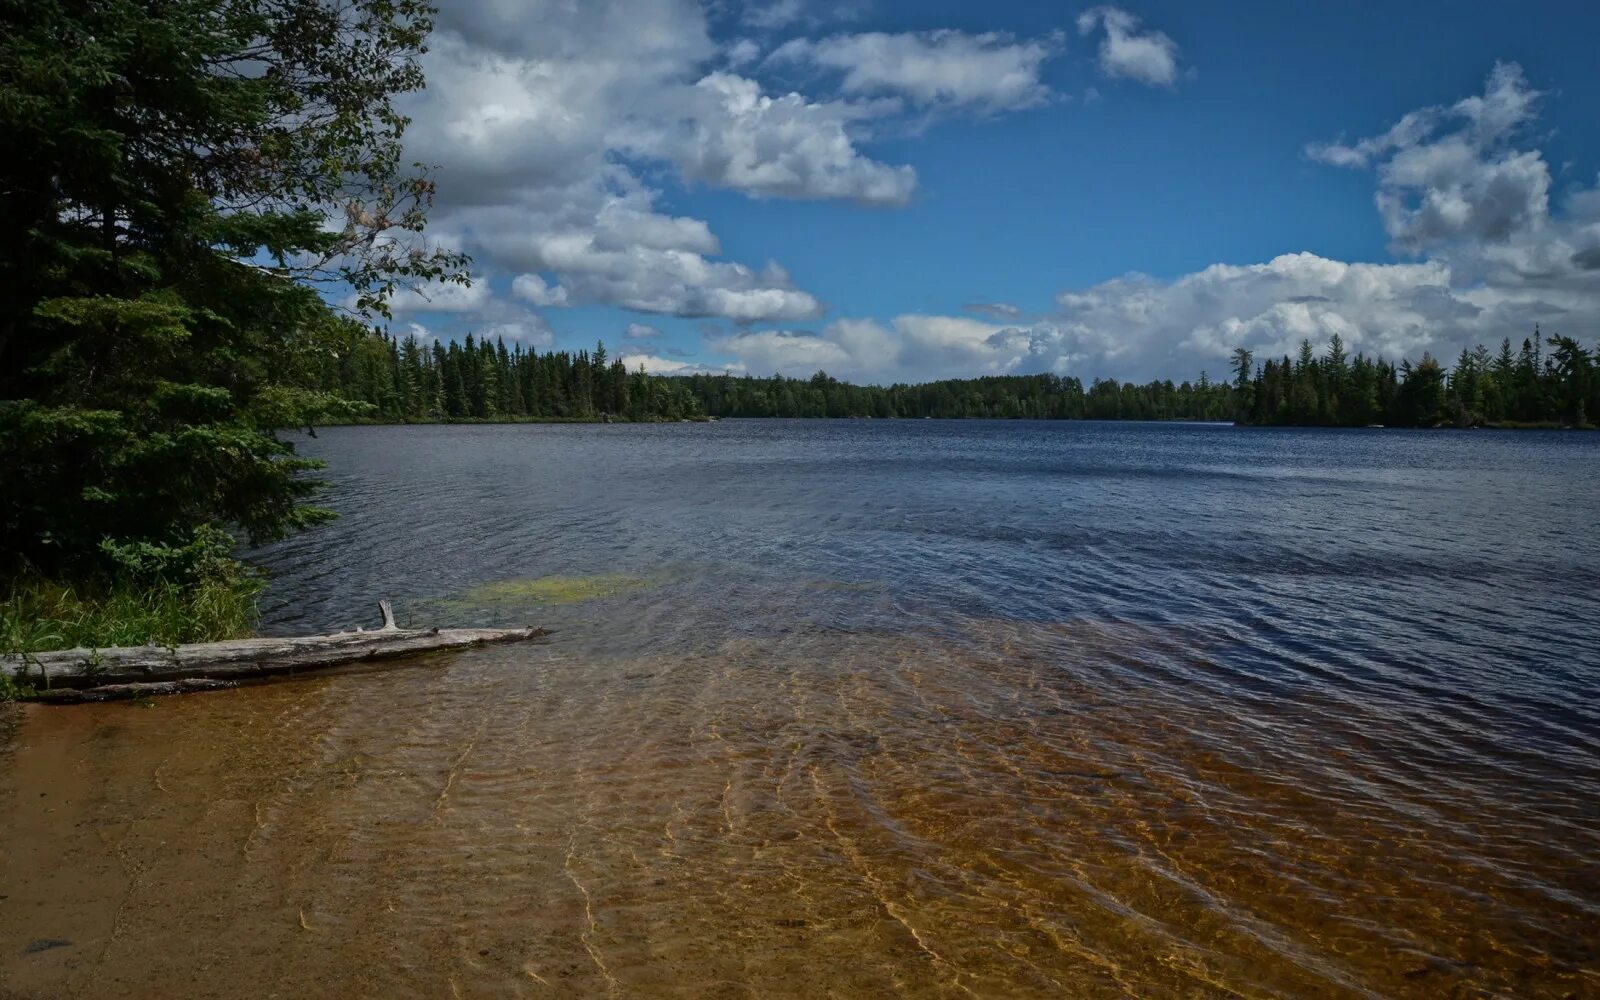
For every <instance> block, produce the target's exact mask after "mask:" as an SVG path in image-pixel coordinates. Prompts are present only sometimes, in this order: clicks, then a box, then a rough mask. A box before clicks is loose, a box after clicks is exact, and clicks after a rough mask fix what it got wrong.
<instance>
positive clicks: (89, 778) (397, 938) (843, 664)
mask: <svg viewBox="0 0 1600 1000" xmlns="http://www.w3.org/2000/svg"><path fill="white" fill-rule="evenodd" d="M1197 646H1198V647H1203V646H1204V639H1203V637H1200V638H1196V637H1194V636H1177V637H1173V636H1169V635H1165V634H1162V633H1158V632H1149V631H1143V630H1132V629H1128V628H1125V627H1109V626H1102V625H1094V624H1089V623H1077V624H1074V625H1062V626H1022V625H1018V624H1014V623H1005V622H976V623H974V624H973V626H972V628H971V630H970V633H969V635H967V636H966V637H964V639H963V641H961V642H960V643H950V644H936V643H928V642H921V643H919V642H914V641H908V640H907V639H906V638H904V637H902V636H888V635H872V634H864V635H851V636H835V637H832V638H828V639H814V640H807V641H804V642H783V643H761V642H754V641H741V642H732V643H728V644H725V645H723V646H721V647H719V648H714V649H708V650H706V651H704V652H701V653H697V654H692V655H684V656H681V657H671V658H657V659H649V660H637V661H629V660H604V659H597V658H595V657H593V656H590V655H582V656H575V655H570V654H568V653H566V652H564V651H563V650H562V648H561V647H560V644H559V643H558V644H554V645H548V646H526V647H520V648H517V647H502V648H498V649H491V650H483V651H478V652H473V653H469V654H465V655H461V656H459V657H456V658H454V659H444V660H437V661H424V662H421V663H417V664H415V665H408V666H403V667H399V668H393V669H388V670H384V671H381V672H365V673H344V674H334V675H325V676H320V677H316V678H311V679H305V680H301V681H297V682H293V683H280V684H272V685H266V686H260V687H252V688H246V689H242V690H237V691H231V692H219V693H214V694H205V695H197V696H189V697H184V698H178V699H170V700H164V701H160V702H157V703H154V704H151V705H149V706H139V705H130V704H114V705H102V706H88V707H79V708H70V709H59V708H55V709H53V708H44V707H30V708H27V709H24V710H22V712H21V715H20V719H18V720H16V721H17V725H16V728H15V731H14V732H13V733H12V735H11V738H10V741H9V744H8V749H7V751H6V754H7V757H6V759H5V761H4V764H3V766H0V843H3V844H4V845H6V850H5V852H4V855H3V860H0V896H3V897H4V898H3V899H0V994H3V995H6V996H10V997H75V996H83V997H100V996H126V997H178V996H183V997H245V996H249V997H266V996H276V997H306V996H352V997H354V996H359V997H369V996H372V997H378V996H381V997H412V996H414V997H448V996H469V997H476V996H495V997H521V996H527V997H537V996H546V995H564V996H596V995H613V996H683V997H701V996H728V997H769V996H837V997H862V996H890V995H898V994H909V995H926V996H941V995H949V996H958V995H978V996H1036V995H1041V994H1056V995H1065V996H1082V997H1095V996H1262V997H1265V996H1306V997H1310V996H1315V997H1370V996H1397V997H1438V996H1518V997H1539V996H1550V997H1558V996H1596V995H1600V935H1597V934H1596V933H1595V932H1596V929H1597V928H1600V861H1597V859H1600V828H1597V827H1596V825H1595V824H1594V823H1593V822H1592V820H1593V818H1594V814H1593V808H1594V803H1593V802H1592V801H1588V802H1584V801H1562V800H1561V798H1560V797H1559V796H1540V795H1537V794H1530V795H1528V796H1525V797H1522V798H1520V799H1519V798H1511V799H1495V798H1487V797H1484V796H1483V795H1480V794H1477V793H1476V790H1477V789H1478V788H1479V787H1480V782H1481V780H1482V779H1483V778H1484V777H1485V775H1483V774H1481V773H1475V772H1474V769H1473V768H1472V767H1463V768H1460V769H1457V770H1454V771H1450V770H1436V772H1435V773H1434V774H1433V775H1431V776H1430V777H1428V778H1427V779H1426V780H1423V779H1421V778H1419V776H1418V775H1417V774H1415V773H1414V768H1412V767H1411V766H1410V765H1409V764H1408V761H1407V760H1406V756H1407V755H1406V753H1405V752H1404V749H1403V748H1401V747H1397V746H1396V745H1395V743H1394V742H1393V741H1392V740H1390V739H1389V738H1387V737H1385V736H1383V735H1382V733H1383V732H1384V731H1385V730H1386V729H1387V728H1390V727H1392V722H1393V720H1392V719H1389V718H1386V717H1384V715H1383V713H1382V712H1381V711H1363V710H1361V709H1360V708H1359V706H1357V705H1355V704H1353V703H1348V702H1346V703H1339V704H1332V703H1321V704H1319V703H1316V702H1309V703H1306V704H1301V705H1295V706H1287V707H1285V706H1273V705H1271V704H1269V703H1267V702H1266V701H1254V702H1252V701H1250V700H1248V699H1245V700H1240V701H1238V702H1237V703H1235V704H1233V705H1231V706H1230V711H1227V712H1220V711H1218V706H1217V705H1216V704H1215V703H1214V702H1213V701H1211V700H1209V699H1207V700H1200V699H1192V698H1191V699H1186V698H1183V697H1173V696H1171V694H1170V692H1169V693H1160V692H1155V693H1153V692H1152V691H1151V690H1150V689H1148V688H1145V689H1135V688H1133V687H1132V686H1127V685H1123V684H1119V683H1115V682H1114V681H1115V678H1117V677H1118V676H1119V674H1120V672H1122V671H1124V670H1126V669H1127V668H1128V665H1129V664H1130V663H1134V664H1137V663H1138V662H1140V661H1141V660H1145V661H1150V662H1157V661H1159V660H1161V659H1162V658H1164V657H1169V656H1172V655H1178V654H1179V651H1180V650H1188V649H1193V648H1196V647H1197ZM1183 655H1189V656H1190V658H1191V659H1193V660H1194V668H1195V669H1196V670H1204V669H1206V662H1205V656H1204V654H1203V653H1202V654H1198V655H1196V654H1183ZM1067 657H1070V658H1071V660H1072V662H1073V663H1074V664H1075V665H1076V669H1075V670H1073V671H1071V672H1068V671H1064V670H1062V669H1060V668H1059V666H1060V662H1061V661H1062V659H1063V658H1067ZM1335 718H1337V719H1338V720H1339V722H1340V725H1339V726H1338V728H1337V731H1330V730H1329V729H1328V728H1327V723H1328V722H1329V720H1331V719H1335ZM1591 777H1592V775H1591ZM52 941H57V942H70V943H67V944H59V945H58V946H55V947H46V945H47V944H48V943H49V942H52ZM30 947H31V948H32V949H36V950H32V951H31V952H30Z"/></svg>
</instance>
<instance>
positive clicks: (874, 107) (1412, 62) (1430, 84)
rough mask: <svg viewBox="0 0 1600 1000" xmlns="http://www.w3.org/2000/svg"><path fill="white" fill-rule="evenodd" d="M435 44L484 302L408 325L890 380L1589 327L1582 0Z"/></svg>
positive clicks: (656, 16)
mask: <svg viewBox="0 0 1600 1000" xmlns="http://www.w3.org/2000/svg"><path fill="white" fill-rule="evenodd" d="M439 23H440V27H439V32H438V34H437V35H436V38H435V40H434V45H433V50H432V52H431V53H430V54H429V56H428V65H427V70H428V73H429V80H430V86H429V89H428V90H427V91H426V92H425V93H424V94H423V95H420V96H419V97H418V98H417V99H416V100H415V101H414V102H413V105H412V107H411V109H410V110H411V111H412V113H413V114H414V116H415V119H416V123H415V125H414V126H413V129H412V133H411V145H412V150H411V151H412V152H413V154H414V155H416V156H417V157H418V158H420V159H423V160H426V161H428V162H431V163H436V164H438V166H439V172H438V180H439V184H440V196H439V202H438V206H437V208H436V211H435V214H434V225H433V231H434V233H435V235H436V236H437V238H439V239H441V240H443V241H445V242H448V243H451V244H454V245H458V246H461V247H463V248H464V249H466V250H468V251H469V252H470V253H471V254H472V255H473V257H474V260H475V262H476V270H477V271H478V273H479V274H480V276H481V279H482V280H481V281H480V283H479V284H478V285H477V286H476V287H475V288H474V289H473V290H472V291H471V292H470V293H467V294H460V293H451V292H446V293H443V294H431V295H429V296H428V297H427V298H419V297H407V298H406V299H404V300H403V301H402V303H401V304H402V310H401V312H400V313H399V314H398V316H397V319H396V323H395V326H396V328H397V329H400V330H405V329H416V330H417V331H418V332H419V333H426V334H427V335H431V336H440V337H450V336H458V335H460V334H462V333H464V332H466V331H468V330H476V331H479V332H485V331H487V332H489V333H491V335H501V336H507V337H509V338H515V339H519V340H522V341H524V342H526V343H528V344H529V345H530V346H534V347H537V348H540V349H545V348H549V347H551V346H558V347H564V348H571V347H578V346H588V345H592V343H593V342H594V341H596V340H601V339H603V340H604V341H605V342H606V343H607V346H608V347H609V348H610V349H611V350H612V351H613V352H614V353H615V352H621V353H623V354H624V355H625V356H626V357H627V358H628V360H629V363H630V364H632V365H638V364H642V365H644V366H646V367H647V368H649V369H650V370H656V371H692V370H722V369H731V370H734V371H752V372H755V373H758V374H767V373H769V372H771V371H773V370H779V371H783V372H785V373H788V374H809V373H810V372H811V371H814V370H816V369H817V368H819V367H820V368H826V369H827V370H828V371H830V372H831V373H833V374H837V375H839V376H841V377H847V378H854V379H858V380H863V381H875V382H885V381H894V380H902V379H904V380H916V379H923V378H931V377H952V376H966V375H980V374H996V373H1008V372H1030V371H1047V370H1048V371H1058V372H1062V373H1071V374H1077V375H1080V376H1084V377H1091V376H1094V375H1109V376H1117V377H1132V378H1150V377H1158V376H1159V377H1173V378H1178V379H1181V378H1189V377H1193V376H1194V375H1195V374H1197V373H1198V371H1199V370H1200V369H1201V368H1208V369H1209V370H1211V371H1212V372H1213V373H1216V372H1220V371H1221V370H1223V368H1224V367H1225V364H1226V355H1227V353H1228V351H1230V350H1231V349H1232V347H1233V346H1237V345H1242V346H1247V347H1250V348H1252V349H1253V350H1256V351H1257V352H1258V353H1265V352H1271V353H1278V352H1281V351H1283V350H1285V349H1288V348H1289V347H1290V346H1292V345H1293V344H1295V343H1297V342H1298V341H1299V339H1300V338H1301V337H1303V336H1305V337H1310V338H1311V339H1312V340H1313V341H1315V342H1319V343H1320V342H1322V341H1324V340H1325V339H1326V337H1327V336H1328V335H1329V334H1330V333H1339V334H1340V335H1341V336H1343V337H1344V339H1345V340H1346V342H1347V343H1349V344H1351V345H1353V346H1354V347H1356V348H1357V349H1362V350H1366V351H1368V352H1369V353H1380V354H1385V355H1387V356H1390V357H1395V356H1398V355H1402V354H1411V355H1413V356H1414V355H1415V354H1417V353H1420V352H1421V351H1422V350H1431V351H1432V352H1434V353H1435V354H1438V355H1441V356H1443V357H1445V358H1446V359H1447V360H1448V359H1449V358H1452V357H1453V356H1454V354H1455V353H1456V352H1458V351H1459V350H1460V349H1461V347H1462V346H1464V345H1467V344H1470V343H1474V342H1477V341H1480V340H1483V341H1498V339H1499V338H1500V337H1501V336H1505V335H1515V336H1519V337H1520V336H1521V335H1523V334H1525V332H1526V331H1527V330H1528V329H1530V328H1531V327H1532V325H1533V323H1534V322H1542V323H1545V324H1547V325H1553V326H1554V327H1556V328H1558V329H1561V330H1562V331H1563V332H1567V333H1571V334H1574V335H1577V336H1580V337H1582V338H1584V339H1593V338H1594V336H1595V335H1596V333H1597V331H1596V330H1595V328H1594V327H1595V310H1594V309H1593V307H1592V304H1593V303H1594V302H1595V301H1597V300H1596V298H1595V296H1596V295H1597V294H1600V195H1597V194H1596V172H1597V170H1600V119H1597V118H1596V117H1595V115H1594V113H1593V109H1594V108H1596V107H1597V106H1600V102H1597V100H1596V98H1600V60H1596V59H1595V58H1594V55H1593V40H1594V39H1595V38H1596V37H1600V30H1597V29H1600V6H1597V5H1583V4H1576V3H1572V4H1546V5H1537V6H1535V7H1533V8H1531V9H1530V10H1528V11H1526V12H1521V11H1518V12H1514V11H1513V10H1512V9H1511V8H1509V7H1507V6H1506V5H1502V4H1489V3H1477V4H1472V3H1414V4H1406V3H1388V4H1338V5H1322V6H1320V7H1319V8H1318V9H1307V8H1306V5H1297V4H1283V3H1250V4H1245V3H1230V4H1228V5H1225V6H1214V7H1202V6H1201V5H1197V4H1193V3H1175V2H1149V3H1139V4H1131V3H1130V4H1124V5H1119V6H1094V5H1037V4H1028V5H1008V4H1004V3H990V4H982V5H977V4H971V3H964V4H957V3H920V4H891V3H887V2H876V3H844V4H841V3H839V2H830V3H820V4H808V3H803V2H796V0H777V2H770V0H763V2H760V3H753V4H739V3H733V2H719V3H713V4H709V5H706V4H698V3H693V2H687V0H614V2H613V0H594V2H592V3H587V4H585V5H583V6H582V7H581V8H578V7H574V6H573V5H568V4H563V3H554V2H552V3H542V2H541V3H532V4H529V3H518V2H513V0H498V2H493V3H481V4H472V5H466V4H461V5H457V6H455V7H452V6H450V5H446V6H445V7H444V8H443V9H442V10H441V12H440V18H439ZM1408 116H1409V117H1408ZM1397 126H1399V127H1398V128H1397ZM1385 206H1387V207H1385ZM1591 251H1592V252H1591ZM1591 260H1595V261H1596V263H1594V264H1593V266H1591V265H1590V263H1589V262H1590V261H1591ZM630 331H631V333H630Z"/></svg>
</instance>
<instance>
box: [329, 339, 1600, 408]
mask: <svg viewBox="0 0 1600 1000" xmlns="http://www.w3.org/2000/svg"><path fill="white" fill-rule="evenodd" d="M1547 347H1548V350H1546V348H1547ZM1597 359H1600V351H1591V350H1589V349H1587V348H1585V347H1583V346H1582V345H1581V344H1580V343H1579V342H1578V341H1576V340H1573V339H1572V338H1569V337H1563V336H1551V337H1548V338H1545V337H1543V336H1541V335H1540V334H1539V333H1538V331H1537V330H1536V331H1535V332H1534V335H1533V336H1532V337H1529V338H1525V339H1524V340H1523V341H1522V345H1521V348H1520V349H1515V348H1514V347H1513V345H1512V342H1511V340H1510V338H1507V339H1505V340H1503V341H1502V342H1501V345H1500V350H1499V352H1498V353H1495V352H1491V351H1490V350H1489V349H1488V348H1486V347H1483V346H1479V347H1478V348H1477V349H1475V350H1470V351H1463V352H1462V354H1461V357H1460V358H1459V359H1457V361H1456V363H1455V365H1454V366H1453V367H1450V368H1446V367H1445V366H1444V365H1442V364H1440V363H1439V362H1438V361H1437V360H1435V359H1434V358H1433V357H1431V356H1429V355H1428V354H1423V355H1422V357H1421V358H1420V359H1419V360H1417V361H1414V362H1413V361H1401V362H1400V363H1399V364H1392V363H1390V362H1388V361H1385V360H1383V359H1381V358H1369V357H1367V356H1365V355H1363V354H1359V353H1358V354H1355V355H1353V356H1352V355H1350V354H1349V353H1348V352H1347V351H1346V349H1345V346H1344V344H1343V342H1342V341H1341V340H1340V338H1339V337H1338V336H1337V335H1335V336H1334V337H1333V338H1332V339H1331V340H1330V342H1329V344H1328V346H1327V349H1326V350H1325V351H1324V352H1323V353H1322V354H1321V355H1320V356H1319V355H1318V354H1317V353H1316V351H1315V350H1314V348H1313V347H1312V345H1311V343H1310V342H1309V341H1302V342H1301V344H1300V349H1299V352H1298V355H1297V356H1295V357H1292V358H1291V357H1287V356H1286V357H1283V358H1268V359H1265V360H1264V361H1261V362H1259V363H1258V361H1257V359H1256V358H1255V356H1254V355H1252V354H1251V352H1249V351H1246V350H1244V349H1242V348H1241V349H1239V350H1236V351H1235V352H1234V355H1233V361H1232V372H1231V373H1230V374H1231V376H1232V377H1231V379H1229V380H1226V381H1212V380H1211V379H1210V378H1209V377H1208V376H1207V374H1206V373H1204V372H1202V373H1201V374H1200V377H1199V378H1198V379H1196V380H1194V381H1192V382H1189V381H1186V382H1181V383H1176V384H1175V383H1173V382H1172V381H1170V380H1164V381H1155V382H1147V383H1144V384H1137V383H1133V382H1119V381H1117V380H1116V379H1098V378H1097V379H1095V380H1094V381H1092V382H1091V383H1089V384H1088V385H1087V386H1086V385H1084V383H1083V381H1082V380H1081V379H1079V378H1077V377H1076V376H1070V375H1068V376H1063V375H1050V374H1041V375H994V376H986V377H983V378H972V379H946V380H942V381H937V382H926V383H922V384H919V385H900V384H897V385H890V386H875V385H852V384H850V383H847V382H841V381H839V380H838V379H835V378H833V377H831V376H829V375H827V374H826V373H824V372H818V373H816V374H815V375H813V376H811V377H810V378H788V377H784V376H778V375H774V376H771V377H755V376H749V375H727V374H721V375H703V374H702V375H678V376H672V375H649V374H646V373H644V372H642V371H637V370H635V371H629V370H627V368H626V367H625V366H624V365H623V363H622V362H621V361H620V360H619V359H616V358H614V357H612V356H611V355H609V354H608V353H607V352H606V348H605V345H604V344H600V345H597V346H596V347H595V349H594V350H593V351H577V352H568V351H547V352H543V353H540V352H537V351H533V350H527V349H524V348H523V347H522V346H521V345H520V344H519V345H514V346H513V347H511V348H509V349H508V348H507V347H506V345H505V343H504V342H503V341H500V340H496V341H494V342H493V343H491V342H489V341H487V340H478V339H476V338H474V337H472V336H470V335H469V336H468V337H467V338H466V341H465V343H457V342H454V341H452V342H451V343H449V344H442V343H439V342H432V343H426V344H425V343H423V342H421V341H419V340H418V339H417V338H415V337H407V338H405V339H403V340H401V339H397V338H390V337H386V336H384V335H382V334H377V333H374V334H369V335H366V336H364V337H361V338H359V339H356V340H355V341H353V342H351V343H350V344H348V345H347V349H346V350H342V351H340V352H338V353H337V355H336V356H330V357H328V359H327V360H326V361H324V362H323V364H322V369H321V373H320V377H321V380H322V384H321V385H320V386H319V388H321V389H324V390H328V391H331V392H334V393H337V394H339V395H342V396H343V397H345V398H346V399H349V400H352V401H354V402H357V403H361V404H365V406H364V409H365V410H366V413H367V416H366V418H365V419H367V420H370V421H374V422H387V423H400V422H433V421H471V420H484V421H496V420H607V419H612V420H629V421H655V420H693V419H700V418H704V417H880V418H891V417H901V418H916V417H940V418H1000V419H1014V418H1033V419H1046V420H1230V421H1238V422H1241V423H1249V424H1261V425H1294V426H1344V427H1363V426H1368V425H1372V424H1384V425H1388V426H1399V427H1434V426H1456V427H1470V426H1481V425H1502V426H1516V425H1540V426H1546V425H1549V426H1588V425H1589V417H1590V415H1591V414H1595V413H1600V372H1597V371H1596V364H1597Z"/></svg>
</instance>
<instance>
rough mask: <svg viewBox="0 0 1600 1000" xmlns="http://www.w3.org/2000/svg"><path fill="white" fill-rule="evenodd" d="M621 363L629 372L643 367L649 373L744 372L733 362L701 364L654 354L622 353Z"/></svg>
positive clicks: (697, 373)
mask: <svg viewBox="0 0 1600 1000" xmlns="http://www.w3.org/2000/svg"><path fill="white" fill-rule="evenodd" d="M622 364H623V366H624V367H626V368H627V369H628V371H630V372H636V371H638V370H639V369H641V368H643V369H644V370H645V371H646V372H648V373H650V374H651V375H721V374H722V373H724V372H727V373H729V374H733V375H738V374H741V373H743V372H744V368H743V367H742V366H740V365H738V364H735V363H729V364H725V365H711V364H701V363H699V362H694V361H674V360H673V359H671V358H663V357H658V356H657V355H654V354H624V355H622Z"/></svg>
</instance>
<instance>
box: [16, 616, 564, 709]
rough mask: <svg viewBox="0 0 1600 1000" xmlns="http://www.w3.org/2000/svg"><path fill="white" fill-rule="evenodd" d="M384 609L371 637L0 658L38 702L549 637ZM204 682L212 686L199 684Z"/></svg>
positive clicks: (165, 689) (162, 690)
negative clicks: (420, 622)
mask: <svg viewBox="0 0 1600 1000" xmlns="http://www.w3.org/2000/svg"><path fill="white" fill-rule="evenodd" d="M378 608H379V610H380V611H381V612H382V613H383V627H382V628H378V629H374V630H372V631H370V632H366V631H362V630H361V629H359V628H358V629H356V630H355V631H353V632H334V633H332V634H329V635H311V636H297V637H292V638H263V639H233V640H228V641H225V642H193V643H185V644H183V645H179V646H154V645H151V646H110V647H106V648H104V649H83V648H79V649H62V650H56V651H52V652H48V653H27V654H18V653H8V654H5V655H3V656H0V670H4V671H5V672H6V673H8V674H11V675H12V676H14V677H15V678H16V679H17V681H18V682H19V683H21V684H24V685H26V686H28V687H31V688H32V689H33V691H34V695H33V697H34V698H35V699H37V700H41V701H69V700H77V701H86V700H96V701H98V700H105V699H107V698H116V697H124V698H137V697H143V696H144V695H148V694H173V693H177V692H179V691H185V690H200V689H204V688H207V687H215V686H223V685H231V683H236V682H238V681H241V680H250V679H253V678H258V677H271V676H275V675H278V674H290V673H294V672H296V671H300V670H312V669H316V668H319V667H332V666H338V665H340V664H346V663H357V662H360V661H364V660H387V659H392V658H395V657H401V656H412V655H415V654H418V653H430V652H434V651H437V650H448V649H464V648H466V647H469V646H480V645H483V644H485V643H490V642H515V641H518V640H522V639H535V638H538V637H539V636H544V635H549V634H550V633H549V632H548V631H547V630H545V629H542V628H534V627H532V626H529V627H527V628H450V629H441V628H427V629H403V628H400V627H399V626H398V625H396V624H395V620H394V612H393V611H392V610H390V608H389V602H388V601H379V602H378ZM199 681H205V682H208V683H206V684H198V683H195V682H199ZM210 682H216V683H210ZM63 689H66V690H71V691H77V692H81V693H80V694H78V695H65V694H62V693H60V692H61V691H62V690H63ZM89 692H96V696H94V697H86V696H85V695H87V694H88V693H89Z"/></svg>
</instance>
